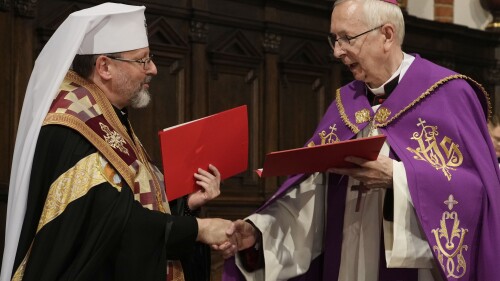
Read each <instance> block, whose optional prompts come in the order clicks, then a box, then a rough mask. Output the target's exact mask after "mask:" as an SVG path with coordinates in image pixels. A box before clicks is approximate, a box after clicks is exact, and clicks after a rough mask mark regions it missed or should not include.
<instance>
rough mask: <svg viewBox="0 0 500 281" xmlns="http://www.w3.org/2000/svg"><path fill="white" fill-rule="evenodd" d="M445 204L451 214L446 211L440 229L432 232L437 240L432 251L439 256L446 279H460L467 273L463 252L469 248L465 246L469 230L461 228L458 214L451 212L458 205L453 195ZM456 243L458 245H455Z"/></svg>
mask: <svg viewBox="0 0 500 281" xmlns="http://www.w3.org/2000/svg"><path fill="white" fill-rule="evenodd" d="M443 203H444V204H446V205H448V209H449V210H450V212H448V211H445V212H444V213H443V215H442V217H441V220H440V227H438V228H436V229H433V230H432V233H433V234H434V238H435V239H436V245H434V246H433V247H432V250H433V251H434V252H435V253H436V254H437V257H438V260H439V263H440V264H441V267H442V268H443V270H444V273H445V274H446V278H449V277H452V278H456V279H459V278H461V277H462V276H464V275H465V273H466V272H467V263H466V261H465V258H464V256H463V254H462V252H463V250H466V251H467V250H468V248H469V247H468V246H467V245H464V239H465V235H466V234H467V232H469V230H468V229H465V228H460V227H459V226H460V220H459V219H458V214H457V212H455V211H453V212H451V211H452V209H453V208H454V207H455V205H457V204H458V202H457V201H456V200H455V198H454V197H453V195H451V194H450V196H449V197H448V200H446V201H444V202H443ZM448 226H452V229H451V230H449V229H448ZM442 242H445V243H442ZM456 242H458V244H455V243H456ZM443 245H444V247H443Z"/></svg>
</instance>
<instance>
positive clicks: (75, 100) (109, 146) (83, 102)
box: [44, 71, 184, 280]
mask: <svg viewBox="0 0 500 281" xmlns="http://www.w3.org/2000/svg"><path fill="white" fill-rule="evenodd" d="M49 124H57V125H63V126H66V127H69V128H72V129H74V130H76V131H77V132H79V133H80V134H82V135H83V136H84V137H85V138H86V139H87V140H88V141H90V143H92V144H93V145H94V146H95V147H96V149H97V150H98V151H99V152H100V153H101V154H102V155H103V156H104V157H105V158H106V159H107V160H108V161H109V163H110V164H111V165H112V166H113V167H114V168H115V169H116V172H117V173H118V174H119V175H120V176H121V178H122V179H123V180H124V181H125V182H126V183H127V184H128V186H129V187H130V188H131V189H132V191H133V193H134V199H135V200H136V201H138V202H140V203H141V204H142V206H143V207H145V208H148V209H151V210H156V211H160V212H163V213H170V208H169V205H168V201H167V197H166V194H165V188H164V187H165V185H164V182H163V175H162V173H161V172H160V171H159V170H158V168H157V167H156V166H155V165H153V164H152V163H151V162H150V159H149V157H148V156H147V153H146V151H145V149H144V147H143V146H142V144H141V142H140V141H139V139H138V138H137V136H136V135H135V134H134V133H133V130H131V135H129V134H128V133H127V129H126V128H125V126H123V124H122V123H121V121H120V119H119V118H118V116H117V115H116V112H115V110H114V108H113V106H112V105H111V103H110V102H109V100H108V99H107V98H106V96H105V95H104V93H103V92H102V90H101V89H99V88H98V87H97V86H96V85H95V84H93V83H92V82H90V81H88V80H85V79H84V78H82V77H80V76H79V75H78V74H76V73H75V72H73V71H69V72H68V73H67V74H66V77H65V78H64V81H63V83H62V85H61V87H60V89H59V93H58V94H57V96H56V98H55V99H54V101H53V103H52V105H51V108H50V110H49V113H48V114H47V117H46V118H45V121H44V125H49ZM167 280H184V276H183V273H182V267H181V265H180V262H178V261H173V262H172V261H169V262H168V269H167Z"/></svg>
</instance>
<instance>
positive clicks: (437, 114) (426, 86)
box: [219, 0, 500, 281]
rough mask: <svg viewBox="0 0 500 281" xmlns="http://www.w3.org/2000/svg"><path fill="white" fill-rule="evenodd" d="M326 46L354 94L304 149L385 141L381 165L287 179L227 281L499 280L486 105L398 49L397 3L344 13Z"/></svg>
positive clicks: (484, 97)
mask: <svg viewBox="0 0 500 281" xmlns="http://www.w3.org/2000/svg"><path fill="white" fill-rule="evenodd" d="M330 32H331V34H330V36H329V42H330V45H331V48H332V51H333V53H334V55H335V57H336V58H338V59H339V60H341V61H342V63H343V64H344V65H346V66H347V67H348V68H349V70H351V72H352V74H353V75H354V78H355V81H353V82H351V83H349V84H347V85H345V86H343V87H342V88H340V89H338V90H337V93H336V98H335V101H334V102H333V103H332V104H331V105H330V107H329V108H328V110H327V112H326V114H325V116H324V117H323V119H322V120H321V122H320V123H319V125H318V127H317V129H316V131H315V132H314V134H313V136H312V137H311V139H309V140H308V141H307V142H306V145H309V146H310V145H321V144H325V143H328V142H330V141H331V142H334V141H339V140H348V139H353V138H363V137H367V136H371V135H378V134H383V135H386V136H387V141H386V143H385V144H384V147H383V148H382V150H381V152H380V155H379V157H378V159H377V160H376V161H367V160H364V159H360V158H355V157H348V158H347V160H348V161H350V162H352V163H355V164H356V165H357V167H356V168H351V169H330V170H329V172H328V173H315V174H312V175H310V174H308V175H294V176H291V177H290V178H289V179H288V180H287V181H286V182H285V183H284V184H283V185H282V186H281V187H280V189H279V190H278V191H277V193H276V194H275V195H274V196H273V197H272V198H271V199H270V200H269V201H268V202H266V203H265V204H264V205H263V206H262V207H261V208H260V209H259V210H257V212H256V213H254V214H252V215H251V216H249V217H248V218H246V219H245V220H238V221H237V222H236V226H237V227H236V232H235V233H234V238H235V239H236V240H237V242H238V246H237V248H236V247H235V246H229V245H222V246H221V247H220V248H219V249H220V250H223V251H224V254H225V255H226V257H230V256H232V255H233V254H235V258H232V257H231V258H229V259H228V260H227V261H226V264H225V272H224V278H223V280H244V279H247V280H349V281H351V280H357V281H378V280H380V281H392V280H426V281H429V280H496V279H498V278H499V277H498V276H500V267H498V266H496V265H495V264H494V263H495V262H496V261H497V260H499V258H500V238H499V237H500V209H499V206H498V202H499V200H500V194H499V192H500V188H499V187H500V172H499V169H498V164H497V163H496V156H495V152H494V149H493V147H492V144H491V141H490V139H489V138H490V137H489V134H488V128H487V119H488V117H489V115H490V113H491V106H490V101H489V97H488V94H487V93H486V92H485V91H484V89H483V88H482V86H481V85H479V84H478V83H477V82H475V81H474V80H473V79H471V78H469V77H467V76H464V75H460V74H457V73H455V72H453V71H451V70H449V69H445V68H443V67H441V66H438V65H436V64H433V63H431V62H429V61H427V60H425V59H423V58H421V57H420V56H419V55H416V54H412V55H410V54H406V53H404V52H403V51H402V49H401V45H402V42H403V38H404V19H403V15H402V12H401V9H400V8H399V7H398V6H397V4H396V1H394V0H385V1H381V0H339V1H336V2H335V4H334V8H333V12H332V18H331V27H330Z"/></svg>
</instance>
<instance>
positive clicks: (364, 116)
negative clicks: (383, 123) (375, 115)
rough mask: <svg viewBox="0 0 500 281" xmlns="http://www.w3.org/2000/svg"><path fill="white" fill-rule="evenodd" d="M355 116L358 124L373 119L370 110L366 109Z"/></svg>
mask: <svg viewBox="0 0 500 281" xmlns="http://www.w3.org/2000/svg"><path fill="white" fill-rule="evenodd" d="M354 116H356V123H357V124H361V123H365V122H368V121H370V120H371V119H372V117H371V116H370V110H368V109H366V108H363V109H361V110H358V111H356V113H355V114H354Z"/></svg>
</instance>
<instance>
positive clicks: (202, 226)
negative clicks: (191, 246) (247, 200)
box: [196, 218, 259, 259]
mask: <svg viewBox="0 0 500 281" xmlns="http://www.w3.org/2000/svg"><path fill="white" fill-rule="evenodd" d="M197 220H198V237H197V239H196V240H197V241H200V242H202V243H205V244H208V245H211V246H212V249H214V250H217V251H220V252H221V253H222V256H223V257H224V258H225V259H227V258H229V257H231V256H234V255H235V254H236V252H237V251H241V250H245V249H247V248H249V247H251V246H253V245H254V244H255V242H256V240H257V237H258V235H259V234H258V233H259V232H258V231H257V230H256V229H255V228H254V226H253V225H251V224H250V223H248V222H246V221H244V220H236V221H234V222H232V221H228V220H224V219H217V218H207V219H197Z"/></svg>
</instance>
